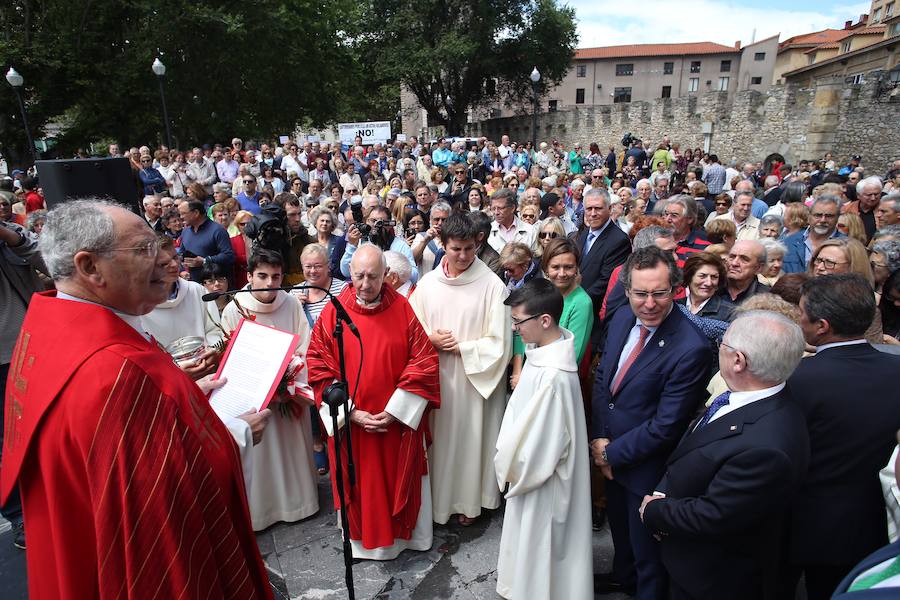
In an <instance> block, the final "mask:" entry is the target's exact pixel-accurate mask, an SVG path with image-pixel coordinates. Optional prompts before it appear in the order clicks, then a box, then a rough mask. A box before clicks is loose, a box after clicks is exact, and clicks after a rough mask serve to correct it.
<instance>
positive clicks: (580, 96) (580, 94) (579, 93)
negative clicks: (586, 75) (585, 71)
mask: <svg viewBox="0 0 900 600" xmlns="http://www.w3.org/2000/svg"><path fill="white" fill-rule="evenodd" d="M575 104H584V88H578V89H576V90H575Z"/></svg>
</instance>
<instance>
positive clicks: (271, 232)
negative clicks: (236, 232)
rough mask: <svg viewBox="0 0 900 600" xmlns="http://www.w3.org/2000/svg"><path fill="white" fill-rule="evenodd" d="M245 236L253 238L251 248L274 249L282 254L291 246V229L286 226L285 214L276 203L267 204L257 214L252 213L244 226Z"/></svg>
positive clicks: (284, 254)
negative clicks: (251, 216)
mask: <svg viewBox="0 0 900 600" xmlns="http://www.w3.org/2000/svg"><path fill="white" fill-rule="evenodd" d="M244 233H246V234H247V237H248V238H250V239H251V240H253V248H254V249H256V248H265V249H266V250H274V251H276V252H278V253H280V254H281V255H282V256H287V254H286V252H287V250H288V249H289V248H290V247H291V230H290V229H289V228H288V223H287V214H286V213H285V211H284V209H283V208H282V207H280V206H278V205H277V204H267V205H266V206H264V207H262V209H261V210H260V212H259V214H258V215H253V218H252V219H250V222H249V223H247V226H246V227H245V228H244Z"/></svg>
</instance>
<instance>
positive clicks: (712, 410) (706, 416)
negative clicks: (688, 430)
mask: <svg viewBox="0 0 900 600" xmlns="http://www.w3.org/2000/svg"><path fill="white" fill-rule="evenodd" d="M730 397H731V392H725V393H724V394H719V395H718V396H716V399H715V400H713V401H712V404H710V405H709V408H707V409H706V412H705V413H703V418H702V419H700V422H699V423H697V427H696V428H695V429H694V431H698V430H700V429H702V428H704V427H706V424H707V423H709V420H710V419H712V418H713V415H714V414H716V413H717V412H718V411H719V409H720V408H722V407H723V406H728V398H730Z"/></svg>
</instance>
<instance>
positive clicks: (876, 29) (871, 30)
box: [853, 25, 887, 35]
mask: <svg viewBox="0 0 900 600" xmlns="http://www.w3.org/2000/svg"><path fill="white" fill-rule="evenodd" d="M885 31H887V25H872V26H870V27H866V28H865V29H857V30H856V31H854V32H853V35H873V34H876V33H877V34H879V35H881V34H883V33H884V32H885Z"/></svg>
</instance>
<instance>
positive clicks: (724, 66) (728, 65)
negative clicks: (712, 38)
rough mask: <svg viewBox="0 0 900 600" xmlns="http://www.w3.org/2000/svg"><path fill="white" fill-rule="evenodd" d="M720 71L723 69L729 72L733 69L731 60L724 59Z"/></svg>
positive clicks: (723, 71) (724, 71)
mask: <svg viewBox="0 0 900 600" xmlns="http://www.w3.org/2000/svg"><path fill="white" fill-rule="evenodd" d="M719 71H721V72H722V73H728V72H729V71H731V61H730V60H723V61H722V67H721V68H720V69H719Z"/></svg>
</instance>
